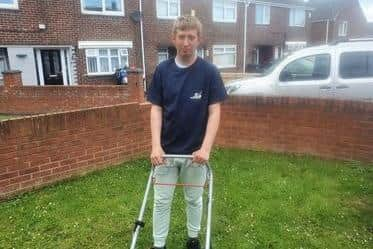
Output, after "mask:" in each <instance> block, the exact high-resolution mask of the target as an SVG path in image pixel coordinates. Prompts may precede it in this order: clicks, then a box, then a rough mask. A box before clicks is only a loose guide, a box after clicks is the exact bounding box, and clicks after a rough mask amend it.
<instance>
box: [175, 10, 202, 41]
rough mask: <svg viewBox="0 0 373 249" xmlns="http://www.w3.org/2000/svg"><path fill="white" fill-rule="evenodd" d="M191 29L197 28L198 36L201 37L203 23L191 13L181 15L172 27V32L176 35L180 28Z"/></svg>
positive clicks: (182, 29) (183, 29)
mask: <svg viewBox="0 0 373 249" xmlns="http://www.w3.org/2000/svg"><path fill="white" fill-rule="evenodd" d="M191 29H195V30H197V34H198V37H201V34H202V24H201V22H200V21H199V19H198V18H197V17H195V16H191V15H185V16H179V17H178V18H177V19H176V20H175V22H174V25H173V27H172V34H173V35H176V33H177V31H179V30H181V31H185V30H191Z"/></svg>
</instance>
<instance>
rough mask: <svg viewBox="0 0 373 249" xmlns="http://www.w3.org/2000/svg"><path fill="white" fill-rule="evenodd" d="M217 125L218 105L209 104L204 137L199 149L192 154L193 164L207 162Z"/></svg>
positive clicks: (218, 120) (218, 116)
mask: <svg viewBox="0 0 373 249" xmlns="http://www.w3.org/2000/svg"><path fill="white" fill-rule="evenodd" d="M219 123H220V103H215V104H211V105H209V111H208V119H207V127H206V133H205V137H204V138H203V143H202V146H201V148H200V149H199V150H197V151H195V152H194V153H193V156H194V157H193V161H194V162H197V163H205V162H207V161H208V159H209V157H210V152H211V149H212V146H213V144H214V140H215V137H216V133H217V132H218V128H219Z"/></svg>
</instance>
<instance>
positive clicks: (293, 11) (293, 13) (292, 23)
mask: <svg viewBox="0 0 373 249" xmlns="http://www.w3.org/2000/svg"><path fill="white" fill-rule="evenodd" d="M300 11H301V12H302V14H303V15H302V16H303V23H302V24H297V23H296V19H297V13H299V12H300ZM305 26H306V11H305V10H304V9H302V8H290V10H289V27H302V28H304V27H305Z"/></svg>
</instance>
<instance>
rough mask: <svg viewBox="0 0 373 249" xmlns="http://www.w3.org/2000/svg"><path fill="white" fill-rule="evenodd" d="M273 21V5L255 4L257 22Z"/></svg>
mask: <svg viewBox="0 0 373 249" xmlns="http://www.w3.org/2000/svg"><path fill="white" fill-rule="evenodd" d="M270 22H271V6H269V5H262V4H256V5H255V24H260V25H269V24H270Z"/></svg>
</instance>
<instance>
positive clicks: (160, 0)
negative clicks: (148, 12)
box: [157, 0, 180, 19]
mask: <svg viewBox="0 0 373 249" xmlns="http://www.w3.org/2000/svg"><path fill="white" fill-rule="evenodd" d="M178 16H180V0H157V17H158V18H160V19H176V18H177V17H178Z"/></svg>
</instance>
